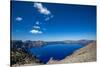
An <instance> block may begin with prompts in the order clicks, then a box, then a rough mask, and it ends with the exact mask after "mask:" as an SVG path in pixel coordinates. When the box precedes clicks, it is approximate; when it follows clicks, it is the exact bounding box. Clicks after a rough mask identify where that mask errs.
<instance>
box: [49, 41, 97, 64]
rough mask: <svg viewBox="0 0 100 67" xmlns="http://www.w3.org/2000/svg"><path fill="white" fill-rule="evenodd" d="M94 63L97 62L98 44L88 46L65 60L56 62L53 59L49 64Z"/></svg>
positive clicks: (93, 43)
mask: <svg viewBox="0 0 100 67" xmlns="http://www.w3.org/2000/svg"><path fill="white" fill-rule="evenodd" d="M92 61H96V42H92V43H90V44H88V45H87V46H85V47H83V48H81V49H79V50H77V51H75V52H74V53H73V54H72V55H70V56H68V57H66V58H65V59H63V60H60V61H56V60H53V59H52V58H51V59H50V60H49V62H48V63H47V64H60V63H79V62H92Z"/></svg>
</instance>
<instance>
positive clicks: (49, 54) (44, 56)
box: [29, 44, 83, 63]
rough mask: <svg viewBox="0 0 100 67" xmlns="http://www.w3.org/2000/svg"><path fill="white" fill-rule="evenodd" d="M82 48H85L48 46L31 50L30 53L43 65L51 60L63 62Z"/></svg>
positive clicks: (68, 45)
mask: <svg viewBox="0 0 100 67" xmlns="http://www.w3.org/2000/svg"><path fill="white" fill-rule="evenodd" d="M81 47H83V45H81V44H48V45H44V46H42V47H33V48H30V49H29V52H31V53H32V54H33V55H35V56H36V57H37V58H38V59H39V60H41V61H42V62H43V63H47V62H48V61H49V60H50V58H53V59H54V60H62V59H64V58H65V57H66V56H69V55H71V54H72V53H73V52H74V51H75V50H77V49H79V48H81Z"/></svg>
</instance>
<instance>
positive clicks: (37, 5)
mask: <svg viewBox="0 0 100 67" xmlns="http://www.w3.org/2000/svg"><path fill="white" fill-rule="evenodd" d="M34 7H35V8H37V9H38V11H39V12H40V13H41V14H44V15H50V14H51V12H50V11H49V10H48V9H47V8H46V7H44V6H43V5H42V3H34Z"/></svg>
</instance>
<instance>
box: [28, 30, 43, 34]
mask: <svg viewBox="0 0 100 67" xmlns="http://www.w3.org/2000/svg"><path fill="white" fill-rule="evenodd" d="M30 33H32V34H42V33H43V32H42V31H39V30H35V29H33V30H31V31H30Z"/></svg>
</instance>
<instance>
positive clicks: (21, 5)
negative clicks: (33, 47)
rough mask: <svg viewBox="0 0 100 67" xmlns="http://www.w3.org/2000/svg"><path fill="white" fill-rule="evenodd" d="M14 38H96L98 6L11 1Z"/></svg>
mask: <svg viewBox="0 0 100 67" xmlns="http://www.w3.org/2000/svg"><path fill="white" fill-rule="evenodd" d="M11 37H12V39H13V40H44V41H62V40H80V39H89V40H95V39H96V6H89V5H72V4H57V3H43V2H24V1H11Z"/></svg>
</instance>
